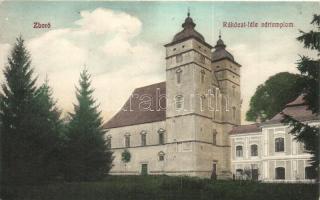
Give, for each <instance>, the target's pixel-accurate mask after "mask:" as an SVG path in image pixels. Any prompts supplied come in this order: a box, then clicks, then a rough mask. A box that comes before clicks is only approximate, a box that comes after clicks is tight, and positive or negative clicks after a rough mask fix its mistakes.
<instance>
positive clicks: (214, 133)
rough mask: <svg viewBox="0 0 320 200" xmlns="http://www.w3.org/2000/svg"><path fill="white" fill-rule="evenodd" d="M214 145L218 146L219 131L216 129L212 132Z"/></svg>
mask: <svg viewBox="0 0 320 200" xmlns="http://www.w3.org/2000/svg"><path fill="white" fill-rule="evenodd" d="M212 144H214V145H216V144H217V131H216V130H215V129H214V130H213V131H212Z"/></svg>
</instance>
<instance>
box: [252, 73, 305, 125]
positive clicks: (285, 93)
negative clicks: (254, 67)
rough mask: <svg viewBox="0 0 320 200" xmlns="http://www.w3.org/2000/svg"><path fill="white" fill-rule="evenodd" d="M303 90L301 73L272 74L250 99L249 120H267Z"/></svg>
mask: <svg viewBox="0 0 320 200" xmlns="http://www.w3.org/2000/svg"><path fill="white" fill-rule="evenodd" d="M301 92H302V80H301V78H300V76H299V75H297V74H291V73H288V72H281V73H278V74H276V75H274V76H271V77H270V78H269V79H268V80H267V81H266V82H265V83H264V84H262V85H259V86H258V87H257V90H256V92H255V94H254V95H253V96H252V98H251V100H250V109H249V110H248V112H247V114H246V120H248V121H258V120H261V121H265V120H268V119H271V118H272V117H273V116H274V115H276V114H277V113H279V112H280V111H281V110H282V109H283V107H284V106H285V105H286V104H287V103H288V102H290V101H292V100H294V99H295V98H296V97H298V96H299V95H300V94H301Z"/></svg>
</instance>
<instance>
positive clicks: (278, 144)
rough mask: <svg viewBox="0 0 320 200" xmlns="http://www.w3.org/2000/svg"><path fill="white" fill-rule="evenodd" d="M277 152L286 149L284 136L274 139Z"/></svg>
mask: <svg viewBox="0 0 320 200" xmlns="http://www.w3.org/2000/svg"><path fill="white" fill-rule="evenodd" d="M274 145H275V152H283V151H284V138H276V139H275V141H274Z"/></svg>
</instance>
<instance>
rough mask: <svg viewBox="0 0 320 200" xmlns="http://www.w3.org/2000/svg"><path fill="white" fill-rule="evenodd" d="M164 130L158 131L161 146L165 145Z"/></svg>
mask: <svg viewBox="0 0 320 200" xmlns="http://www.w3.org/2000/svg"><path fill="white" fill-rule="evenodd" d="M164 132H165V131H164V129H162V128H160V129H159V130H158V134H159V144H164Z"/></svg>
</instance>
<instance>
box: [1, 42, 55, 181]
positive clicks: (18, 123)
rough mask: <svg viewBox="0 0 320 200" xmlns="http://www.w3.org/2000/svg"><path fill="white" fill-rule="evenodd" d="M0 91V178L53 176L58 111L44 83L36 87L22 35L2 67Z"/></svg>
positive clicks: (43, 178) (4, 179) (32, 179)
mask: <svg viewBox="0 0 320 200" xmlns="http://www.w3.org/2000/svg"><path fill="white" fill-rule="evenodd" d="M4 77H5V82H4V83H3V84H2V92H1V93H0V121H1V128H2V129H1V164H2V170H1V178H2V179H1V180H2V181H3V183H6V184H25V183H38V182H39V181H46V180H49V179H50V178H53V177H55V176H56V175H57V173H56V172H54V171H55V170H54V169H55V168H56V167H55V165H53V163H52V162H51V156H52V155H54V154H55V152H56V148H57V143H58V137H57V135H58V128H57V127H58V124H59V123H60V122H59V114H58V112H56V111H55V109H54V108H53V104H52V103H53V101H52V100H51V97H50V95H51V94H50V92H49V88H48V86H47V85H46V84H45V85H44V86H42V87H40V88H39V89H38V88H37V87H36V79H35V78H33V68H32V67H31V59H30V55H29V53H28V51H27V50H26V48H25V46H24V40H23V39H22V37H19V38H18V39H17V42H16V44H15V46H14V47H13V50H12V52H11V56H10V57H9V58H8V65H7V66H6V67H5V69H4Z"/></svg>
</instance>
